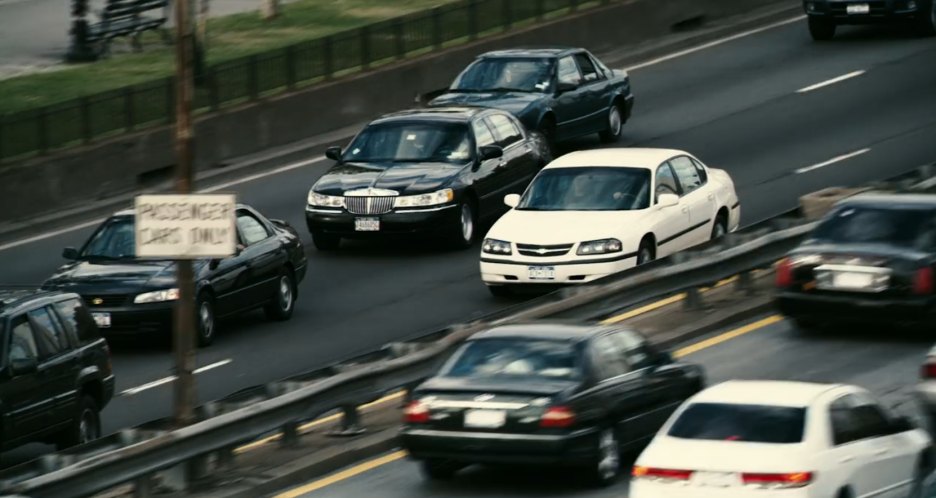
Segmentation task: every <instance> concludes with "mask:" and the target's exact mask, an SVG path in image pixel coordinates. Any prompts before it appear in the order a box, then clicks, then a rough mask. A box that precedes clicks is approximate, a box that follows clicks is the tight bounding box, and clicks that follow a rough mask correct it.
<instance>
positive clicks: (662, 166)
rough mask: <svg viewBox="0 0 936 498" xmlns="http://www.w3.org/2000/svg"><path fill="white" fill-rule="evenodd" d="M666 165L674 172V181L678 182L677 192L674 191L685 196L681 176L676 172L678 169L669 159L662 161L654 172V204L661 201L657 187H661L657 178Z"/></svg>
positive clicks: (680, 195)
mask: <svg viewBox="0 0 936 498" xmlns="http://www.w3.org/2000/svg"><path fill="white" fill-rule="evenodd" d="M664 167H666V168H669V170H670V173H672V174H673V182H674V183H675V184H676V192H674V193H675V194H676V195H678V196H679V197H682V196H683V188H682V184H681V183H680V182H679V176H678V175H677V174H676V170H674V169H673V167H672V166H671V165H670V163H669V160H666V161H663V162H662V163H660V165H659V166H657V167H656V169H655V170H654V172H653V205H654V206H656V205H657V204H659V203H660V194H659V193H658V192H657V189H658V188H659V187H660V183H659V181H657V180H658V178H659V176H660V169H661V168H664Z"/></svg>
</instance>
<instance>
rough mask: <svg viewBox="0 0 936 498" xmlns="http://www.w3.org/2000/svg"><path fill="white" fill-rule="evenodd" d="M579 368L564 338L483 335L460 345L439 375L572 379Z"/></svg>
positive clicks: (575, 355)
mask: <svg viewBox="0 0 936 498" xmlns="http://www.w3.org/2000/svg"><path fill="white" fill-rule="evenodd" d="M580 368H581V365H580V363H579V361H578V354H577V352H576V349H575V347H574V345H573V344H570V343H567V342H559V341H548V340H530V339H483V340H478V341H471V342H469V343H468V344H466V345H465V346H462V348H461V350H459V352H458V353H456V354H455V356H454V357H453V358H452V360H451V361H450V362H449V364H448V366H447V367H446V368H443V370H442V376H443V377H462V378H464V377H469V378H492V377H496V378H524V379H529V378H531V377H532V378H538V379H542V380H575V379H578V378H580Z"/></svg>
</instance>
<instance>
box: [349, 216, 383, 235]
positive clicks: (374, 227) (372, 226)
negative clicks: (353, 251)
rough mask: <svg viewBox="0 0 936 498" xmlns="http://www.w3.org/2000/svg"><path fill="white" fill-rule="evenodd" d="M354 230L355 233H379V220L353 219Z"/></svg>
mask: <svg viewBox="0 0 936 498" xmlns="http://www.w3.org/2000/svg"><path fill="white" fill-rule="evenodd" d="M354 230H355V231H357V232H379V231H380V218H355V219H354Z"/></svg>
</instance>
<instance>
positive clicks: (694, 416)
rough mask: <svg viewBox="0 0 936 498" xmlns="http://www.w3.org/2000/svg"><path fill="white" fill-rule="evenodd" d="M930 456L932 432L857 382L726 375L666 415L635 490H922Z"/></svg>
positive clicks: (698, 494)
mask: <svg viewBox="0 0 936 498" xmlns="http://www.w3.org/2000/svg"><path fill="white" fill-rule="evenodd" d="M931 462H932V454H931V440H930V437H929V434H928V433H927V432H926V431H924V430H922V429H918V428H916V427H914V426H913V424H912V423H911V422H910V421H909V420H908V419H906V418H904V417H898V416H895V415H893V414H892V413H891V412H889V411H888V410H886V409H884V408H883V407H882V406H881V405H880V404H879V403H877V402H876V401H875V399H874V398H873V397H872V395H871V394H869V393H868V392H867V391H866V390H864V389H862V388H860V387H855V386H847V385H835V384H814V383H806V382H779V381H729V382H725V383H722V384H718V385H716V386H713V387H710V388H708V389H706V390H704V391H702V392H700V393H698V394H696V395H695V396H693V397H692V398H690V399H689V400H687V401H686V402H685V403H684V404H683V405H682V406H681V407H680V408H679V409H678V410H677V411H676V412H675V413H674V414H673V415H672V416H671V417H670V419H669V420H668V421H667V422H666V424H664V426H663V427H662V429H660V431H659V433H657V435H656V437H655V438H654V439H653V441H652V442H651V443H650V445H649V446H648V447H647V448H646V449H645V450H644V451H643V453H641V455H640V456H639V457H638V458H637V461H636V462H635V464H634V467H633V470H632V472H631V476H632V477H631V486H630V498H685V497H688V496H692V497H695V498H758V497H763V498H781V497H782V498H807V497H808V498H819V497H821V498H863V497H876V498H878V497H879V498H897V497H901V498H903V497H908V496H909V497H913V498H921V497H922V496H923V481H924V479H925V477H926V476H927V475H928V472H929V471H930V469H931Z"/></svg>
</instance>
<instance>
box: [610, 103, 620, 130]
mask: <svg viewBox="0 0 936 498" xmlns="http://www.w3.org/2000/svg"><path fill="white" fill-rule="evenodd" d="M608 127H609V128H610V129H611V133H612V134H613V135H614V136H617V135H618V134H620V133H621V111H620V110H619V109H618V108H617V106H611V114H610V115H609V116H608Z"/></svg>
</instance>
